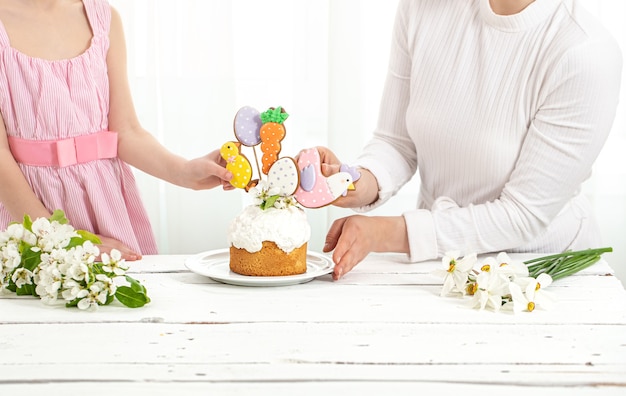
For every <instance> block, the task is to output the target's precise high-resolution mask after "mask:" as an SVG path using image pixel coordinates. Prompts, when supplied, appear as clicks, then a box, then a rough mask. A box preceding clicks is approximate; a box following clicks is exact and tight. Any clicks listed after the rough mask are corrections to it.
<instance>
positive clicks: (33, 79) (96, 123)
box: [0, 0, 157, 254]
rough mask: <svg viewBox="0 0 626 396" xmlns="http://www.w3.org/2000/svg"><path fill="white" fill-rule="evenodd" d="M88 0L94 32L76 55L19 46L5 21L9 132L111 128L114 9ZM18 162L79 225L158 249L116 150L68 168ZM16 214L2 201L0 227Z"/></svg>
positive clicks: (34, 136) (56, 134)
mask: <svg viewBox="0 0 626 396" xmlns="http://www.w3.org/2000/svg"><path fill="white" fill-rule="evenodd" d="M83 3H84V7H85V10H86V14H87V17H88V20H89V23H90V24H91V28H92V32H93V38H92V40H91V45H90V47H89V48H88V49H87V50H86V51H85V52H84V53H82V54H81V55H79V56H77V57H75V58H72V59H64V60H54V61H50V60H44V59H39V58H32V57H29V56H27V55H25V54H23V53H21V52H19V51H17V50H16V49H14V48H12V47H11V44H10V41H9V37H8V35H7V32H6V30H5V28H4V25H3V24H2V22H1V21H0V111H1V112H2V118H3V119H4V123H5V126H6V130H7V134H8V136H9V137H17V138H21V139H27V140H36V141H42V140H60V139H67V138H72V137H77V136H82V135H89V134H93V133H96V132H99V131H106V130H107V129H108V113H109V82H108V77H107V66H106V55H107V51H108V48H109V36H108V34H109V29H110V21H111V8H110V6H109V4H108V3H107V2H106V0H84V1H83ZM18 165H19V166H20V168H21V170H22V172H23V173H24V176H25V177H26V179H27V180H28V182H29V183H30V185H31V187H32V189H33V191H34V192H35V194H36V195H37V197H39V199H40V200H41V201H42V202H43V204H44V205H45V206H46V208H47V209H48V210H50V211H53V210H55V209H62V210H63V211H65V213H66V216H67V218H68V219H69V221H70V223H71V224H72V225H73V226H74V227H75V228H77V229H84V230H88V231H91V232H94V233H97V234H100V235H104V236H108V237H112V238H115V239H117V240H120V241H122V242H123V243H125V244H126V245H128V246H129V247H130V248H132V249H135V251H138V252H141V253H142V254H155V253H156V252H157V247H156V243H155V240H154V236H153V232H152V228H151V226H150V222H149V220H148V216H147V213H146V211H145V208H144V206H143V203H142V201H141V198H140V195H139V191H138V189H137V185H136V183H135V178H134V176H133V173H132V171H131V169H130V167H129V166H128V165H127V164H126V163H124V162H122V161H121V160H120V159H118V158H117V157H115V158H110V159H96V160H93V161H90V162H86V163H78V164H74V165H69V166H63V167H59V166H31V165H26V164H24V163H18ZM11 220H13V219H11V217H10V215H9V213H8V212H7V210H6V208H4V206H3V205H2V204H0V227H2V229H4V228H5V227H6V226H7V224H8V223H9V222H10V221H11Z"/></svg>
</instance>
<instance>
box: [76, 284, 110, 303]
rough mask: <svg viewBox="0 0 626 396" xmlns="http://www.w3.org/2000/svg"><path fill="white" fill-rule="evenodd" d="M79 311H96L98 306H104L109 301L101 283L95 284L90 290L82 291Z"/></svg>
mask: <svg viewBox="0 0 626 396" xmlns="http://www.w3.org/2000/svg"><path fill="white" fill-rule="evenodd" d="M79 298H80V301H79V302H78V305H77V306H78V308H79V309H95V308H97V307H98V305H101V304H104V303H105V302H106V300H107V292H106V290H105V288H104V285H103V284H102V283H101V282H95V283H94V284H93V285H91V286H90V287H89V290H88V291H87V290H84V289H83V290H82V291H81V293H79Z"/></svg>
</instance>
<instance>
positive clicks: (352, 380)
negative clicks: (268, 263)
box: [0, 255, 626, 396]
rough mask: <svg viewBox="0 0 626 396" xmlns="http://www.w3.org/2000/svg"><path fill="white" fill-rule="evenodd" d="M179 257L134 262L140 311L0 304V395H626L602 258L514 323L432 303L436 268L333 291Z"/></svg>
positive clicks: (409, 268) (352, 280)
mask: <svg viewBox="0 0 626 396" xmlns="http://www.w3.org/2000/svg"><path fill="white" fill-rule="evenodd" d="M514 257H518V258H520V259H526V258H529V257H532V256H514ZM185 258H186V256H148V257H145V258H144V259H143V260H142V261H140V262H135V263H132V264H131V272H132V273H133V276H134V277H135V278H137V279H139V280H140V281H141V282H143V283H144V284H145V285H146V287H147V288H148V292H149V295H150V297H151V298H152V302H151V303H150V304H149V305H147V306H146V307H144V308H139V309H129V308H125V307H122V306H121V305H111V306H107V307H101V308H100V309H99V310H97V311H96V312H81V311H79V310H77V309H66V308H63V307H49V306H46V305H43V304H42V303H41V302H40V301H39V300H37V299H33V298H18V297H15V296H12V295H9V296H4V297H2V298H0V395H2V396H5V395H17V394H26V392H28V394H46V395H53V394H62V395H76V394H79V392H81V393H82V392H88V393H89V394H90V395H99V394H102V395H105V394H106V395H126V394H138V395H142V394H150V395H173V394H179V395H193V394H203V395H204V394H219V395H221V394H237V395H239V394H265V395H301V394H316V395H319V394H325V393H326V394H338V393H340V392H344V393H346V392H349V394H350V395H352V394H355V395H356V394H382V395H395V394H418V393H417V392H426V393H423V394H425V395H434V394H446V395H447V394H453V392H459V394H462V395H463V396H466V395H478V394H480V395H485V394H487V395H492V394H497V393H496V392H498V393H500V394H507V395H511V394H513V395H518V394H519V395H522V394H524V395H527V394H529V393H531V394H533V395H541V394H548V393H549V394H553V395H561V394H567V395H568V396H572V395H582V394H594V395H596V394H602V395H604V394H607V395H609V394H614V395H625V394H626V292H625V291H624V289H623V287H622V286H621V284H620V282H619V281H618V280H617V279H616V278H615V277H614V276H612V275H611V274H612V270H611V268H610V267H609V265H607V263H605V262H603V261H601V262H600V263H598V264H596V265H595V266H593V267H592V268H590V269H588V270H586V271H585V272H583V273H580V274H578V275H575V276H571V277H569V278H566V279H564V280H561V281H558V282H555V283H554V284H553V285H552V286H550V288H551V289H552V291H553V292H554V293H555V295H556V296H557V298H558V300H559V302H558V304H557V305H556V306H555V307H554V308H553V309H552V310H551V311H540V310H536V311H535V312H533V313H523V314H518V315H513V314H505V313H493V312H490V311H483V312H481V311H477V310H473V309H469V308H466V307H465V306H464V305H463V304H464V302H465V301H467V300H462V299H454V298H442V297H439V291H440V287H441V281H440V280H439V279H437V278H435V277H433V276H432V275H430V272H431V271H432V270H433V269H434V268H436V267H437V266H439V263H438V262H429V263H419V264H407V263H406V262H404V258H403V256H396V255H373V256H371V257H369V258H368V259H367V260H366V261H364V262H363V263H361V264H360V265H359V266H357V268H355V269H354V270H353V272H351V273H349V274H348V275H347V276H346V277H345V278H344V279H342V280H340V281H338V282H333V281H332V280H331V277H330V275H324V276H322V277H320V278H317V279H315V280H313V281H311V282H309V283H306V284H301V285H295V286H282V287H267V288H266V287H264V288H258V287H241V286H230V285H224V284H220V283H217V282H214V281H212V280H211V279H209V278H206V277H203V276H200V275H197V274H195V273H192V272H190V271H188V270H187V269H186V267H185V266H184V261H185ZM505 392H506V393H505Z"/></svg>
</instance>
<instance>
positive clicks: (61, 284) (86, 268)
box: [0, 211, 150, 309]
mask: <svg viewBox="0 0 626 396" xmlns="http://www.w3.org/2000/svg"><path fill="white" fill-rule="evenodd" d="M51 219H54V220H52V221H51V220H49V219H45V218H38V219H36V220H35V221H31V219H30V218H28V217H27V216H26V217H25V218H24V221H23V223H22V224H18V223H14V224H11V225H9V226H8V227H7V228H6V229H5V230H4V231H0V292H5V291H6V292H10V291H13V292H15V291H16V289H20V288H24V286H26V285H33V286H34V293H33V294H36V295H37V296H39V297H40V299H41V301H42V302H44V303H47V304H53V303H57V302H60V303H62V302H63V301H64V302H65V303H66V304H68V305H69V306H78V307H79V308H80V309H89V308H93V307H95V306H97V305H105V304H109V303H110V302H111V301H112V300H113V299H114V297H116V292H117V285H116V284H115V283H114V281H115V279H117V278H120V276H122V275H125V272H126V270H127V269H128V265H127V264H126V262H125V260H124V259H122V256H121V253H120V252H119V251H118V250H115V249H113V250H112V251H111V253H110V254H109V255H103V257H104V263H103V264H102V265H100V264H97V263H96V259H97V258H98V257H99V256H100V250H99V249H98V247H97V246H96V245H94V243H93V242H92V240H95V235H93V234H91V233H89V232H87V231H76V230H74V228H73V227H72V226H71V225H69V224H64V223H65V222H66V219H65V217H64V214H63V212H61V211H55V213H54V214H53V216H52V217H51ZM57 219H58V220H57ZM31 230H32V231H31ZM74 238H75V239H74ZM70 243H71V244H72V247H69V246H70ZM28 268H34V269H33V270H32V271H30V270H29V269H28ZM105 268H106V269H105ZM103 271H106V273H102V272H103ZM120 279H121V278H120ZM132 293H134V294H135V295H136V296H137V297H139V299H135V300H132V302H128V300H123V299H118V300H119V301H120V302H121V303H122V304H124V305H128V306H132V307H137V306H142V305H144V304H146V303H148V302H150V299H149V298H148V297H147V295H146V293H145V289H143V290H133V291H132Z"/></svg>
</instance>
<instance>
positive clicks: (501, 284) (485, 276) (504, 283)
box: [470, 271, 510, 311]
mask: <svg viewBox="0 0 626 396" xmlns="http://www.w3.org/2000/svg"><path fill="white" fill-rule="evenodd" d="M509 283H510V282H509V280H508V278H507V277H505V276H502V275H501V274H499V273H497V272H494V271H481V272H480V273H479V274H478V275H477V276H476V291H475V293H474V296H473V297H472V300H471V301H470V303H471V305H472V306H473V307H474V308H479V309H481V310H483V309H485V308H491V309H493V310H494V311H499V310H500V308H501V307H502V302H503V297H504V296H506V295H508V294H509V292H510V290H509Z"/></svg>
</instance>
